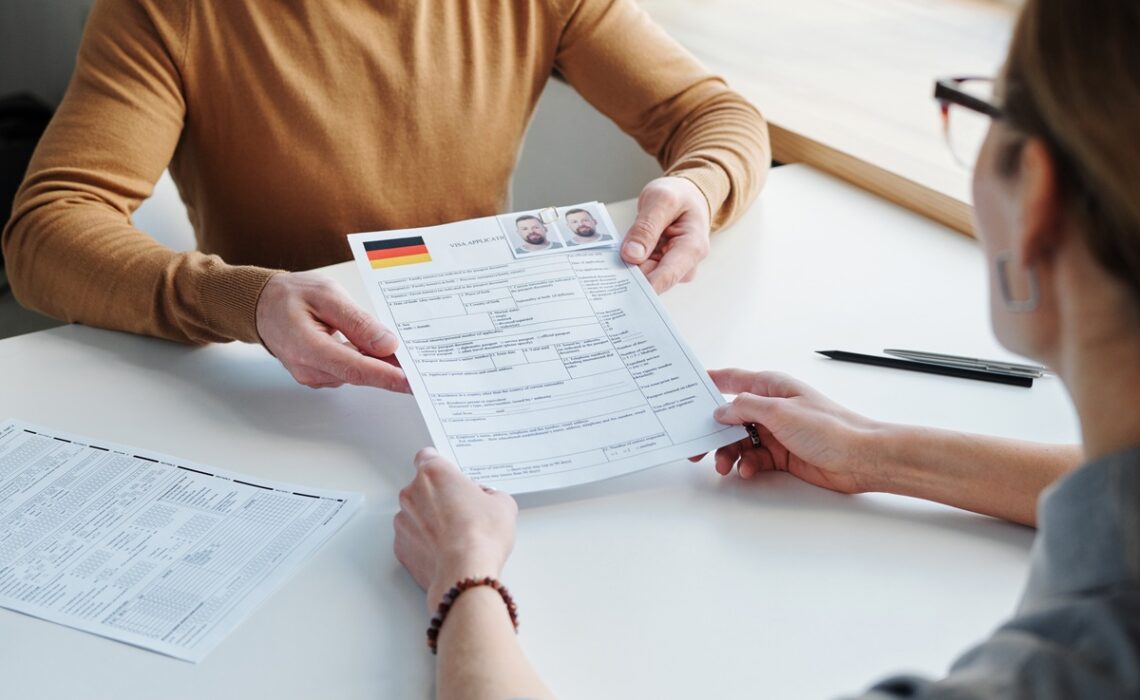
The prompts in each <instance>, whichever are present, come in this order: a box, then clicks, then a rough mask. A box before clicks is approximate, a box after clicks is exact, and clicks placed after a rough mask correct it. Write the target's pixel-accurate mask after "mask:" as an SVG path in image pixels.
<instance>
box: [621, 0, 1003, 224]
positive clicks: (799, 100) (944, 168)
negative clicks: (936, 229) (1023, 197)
mask: <svg viewBox="0 0 1140 700" xmlns="http://www.w3.org/2000/svg"><path fill="white" fill-rule="evenodd" d="M639 2H640V4H641V5H642V6H644V7H645V9H646V10H647V11H648V12H649V14H650V15H651V16H652V17H653V18H654V19H655V20H656V21H657V22H659V23H660V24H661V25H662V26H664V27H665V28H666V30H668V31H669V33H670V34H672V35H673V36H674V37H676V38H677V40H678V41H680V42H681V43H682V44H684V45H685V46H686V47H687V48H688V49H689V50H690V51H692V52H693V53H694V54H695V55H696V56H697V57H698V58H700V59H701V60H702V61H703V62H704V63H705V64H706V65H708V66H709V67H710V68H711V69H712V70H713V71H715V72H717V73H719V74H720V75H723V76H725V77H726V78H727V79H728V80H729V82H730V83H731V84H732V86H733V87H734V88H736V89H737V90H739V91H740V92H742V93H743V94H744V95H745V96H747V97H748V98H749V99H750V100H752V101H753V102H754V103H755V104H756V105H757V106H758V107H759V108H760V109H761V110H762V111H763V112H764V114H765V116H767V118H768V119H769V121H770V122H771V124H772V143H773V146H774V149H775V156H776V158H777V160H780V161H783V162H802V163H808V164H811V165H814V166H816V167H819V168H822V169H824V170H826V171H828V172H832V173H835V174H838V175H840V176H841V177H843V178H845V179H848V180H850V181H852V182H855V183H857V184H859V185H860V186H862V187H865V188H868V189H870V190H871V191H872V192H877V193H879V194H880V195H883V196H887V197H888V198H890V199H892V200H893V201H897V202H901V203H904V204H905V205H906V206H908V207H910V208H912V209H915V210H917V211H920V212H921V213H923V214H924V215H926V216H930V217H932V218H934V219H936V220H938V221H941V222H943V223H946V224H948V225H950V226H952V227H954V228H956V229H958V230H960V231H968V230H970V218H969V207H968V205H967V202H968V201H969V187H968V185H969V175H968V173H966V172H965V171H964V170H962V169H961V168H959V167H958V166H957V165H956V164H955V163H954V161H953V160H952V159H951V157H950V154H949V152H948V151H947V149H946V145H945V141H944V139H943V136H942V131H941V122H940V120H939V116H938V109H937V106H936V104H935V102H934V100H933V99H932V97H931V96H932V94H933V92H934V80H935V78H941V77H946V76H952V75H994V74H995V73H996V72H997V71H998V69H999V68H1000V66H1001V63H1002V61H1003V60H1004V57H1005V50H1006V46H1007V44H1008V41H1009V36H1010V32H1011V29H1012V24H1013V17H1014V8H1013V7H1012V6H1011V3H1009V2H1006V1H1003V0H798V1H797V2H794V3H789V2H785V1H783V0H717V1H716V2H709V0H639Z"/></svg>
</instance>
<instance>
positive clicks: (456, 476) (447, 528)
mask: <svg viewBox="0 0 1140 700" xmlns="http://www.w3.org/2000/svg"><path fill="white" fill-rule="evenodd" d="M415 464H416V478H415V479H413V480H412V483H410V484H408V485H407V486H406V487H404V489H403V490H402V491H400V512H399V513H397V514H396V518H395V521H394V525H395V528H396V540H395V544H394V549H395V552H396V558H397V559H399V560H400V563H401V564H403V565H404V566H405V567H406V568H407V569H408V571H409V572H410V573H411V574H412V577H413V578H415V580H416V583H418V584H419V585H420V587H421V588H423V589H425V590H426V591H427V594H428V596H427V606H428V611H429V612H432V611H434V610H435V607H436V605H438V604H439V601H440V599H441V598H442V597H443V594H444V593H446V592H447V590H448V589H449V588H451V587H452V586H453V585H455V583H456V582H457V581H459V580H460V579H463V578H467V577H468V576H471V577H480V576H493V577H496V578H498V577H499V575H500V574H501V573H502V570H503V565H504V564H506V562H507V557H509V556H510V554H511V548H512V547H513V546H514V541H515V520H516V519H517V517H518V505H517V504H515V499H513V498H511V497H510V495H508V494H506V493H503V492H501V491H493V490H491V489H487V488H484V487H482V486H479V485H478V484H476V483H475V482H473V481H471V479H469V478H467V476H465V475H464V474H463V473H462V472H460V471H459V468H458V467H456V466H455V465H454V464H452V463H451V462H449V461H447V460H446V459H444V458H443V457H441V456H440V454H439V453H438V452H436V451H435V450H434V449H432V448H430V447H428V448H424V449H422V450H420V451H419V452H418V453H417V454H416V458H415Z"/></svg>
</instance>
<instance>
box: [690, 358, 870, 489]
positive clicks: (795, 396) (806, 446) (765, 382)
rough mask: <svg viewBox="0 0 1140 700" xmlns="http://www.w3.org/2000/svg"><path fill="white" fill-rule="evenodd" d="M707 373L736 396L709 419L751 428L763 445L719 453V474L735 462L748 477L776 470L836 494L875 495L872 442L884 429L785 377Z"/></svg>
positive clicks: (744, 445)
mask: <svg viewBox="0 0 1140 700" xmlns="http://www.w3.org/2000/svg"><path fill="white" fill-rule="evenodd" d="M709 375H710V376H711V377H712V379H713V382H715V383H716V385H717V387H718V388H720V390H721V391H723V392H725V393H727V394H736V398H735V399H734V400H733V401H732V403H730V404H728V405H725V406H721V407H719V408H717V409H716V412H715V413H714V417H715V418H716V419H717V420H718V421H720V422H721V423H725V424H727V425H743V424H745V423H753V424H755V425H756V428H757V430H758V431H759V433H760V441H761V446H760V447H753V446H752V441H751V440H750V439H745V440H742V441H740V442H737V443H734V444H732V445H728V446H727V447H722V448H720V449H719V450H717V452H716V470H717V472H719V473H720V474H723V475H727V474H729V473H730V472H731V471H732V467H733V465H736V468H737V471H738V472H739V473H740V476H742V477H743V478H745V479H750V478H752V477H753V476H755V475H756V474H758V473H760V472H762V471H773V470H778V471H785V472H789V473H791V474H792V475H794V476H796V477H798V478H800V479H803V480H804V481H806V482H808V483H809V484H814V485H816V486H822V487H824V488H827V489H831V490H833V491H839V492H841V493H862V492H865V491H873V490H880V484H879V483H878V479H877V478H876V472H877V465H878V464H879V463H880V462H881V461H882V460H881V457H882V455H881V454H880V450H879V449H878V448H877V447H876V444H875V439H876V438H878V437H879V435H880V434H881V433H882V431H883V428H884V426H883V425H882V424H880V423H877V422H875V421H873V420H870V419H869V418H866V417H864V416H861V415H859V414H858V413H854V412H852V411H849V410H847V409H846V408H844V407H842V406H840V405H839V404H837V403H835V402H834V401H831V400H830V399H828V398H827V397H825V396H824V395H823V394H820V393H819V392H817V391H815V390H814V389H812V388H811V387H809V386H807V385H806V384H803V383H801V382H799V381H796V380H795V379H792V378H791V377H789V376H787V375H784V374H778V373H775V372H747V371H745V370H740V369H722V370H713V371H711V372H709Z"/></svg>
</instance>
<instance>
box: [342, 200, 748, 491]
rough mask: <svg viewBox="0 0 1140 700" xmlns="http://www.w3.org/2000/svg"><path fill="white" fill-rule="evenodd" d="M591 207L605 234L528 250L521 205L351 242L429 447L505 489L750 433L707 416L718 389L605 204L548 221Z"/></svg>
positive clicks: (570, 480)
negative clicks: (393, 338)
mask: <svg viewBox="0 0 1140 700" xmlns="http://www.w3.org/2000/svg"><path fill="white" fill-rule="evenodd" d="M583 206H588V207H589V208H590V211H591V212H592V213H593V214H594V215H595V216H596V218H597V219H598V221H599V224H600V226H603V227H605V228H607V229H608V233H609V235H608V239H609V241H610V243H608V244H606V245H603V246H600V247H587V246H579V247H575V246H574V245H573V244H572V243H571V244H570V245H567V246H566V247H564V248H557V249H555V250H543V251H539V252H540V253H541V254H536V255H528V254H525V253H524V251H523V250H521V249H520V248H519V247H518V246H517V242H518V241H517V240H516V239H513V238H512V236H513V234H514V230H513V228H512V227H513V226H514V223H515V222H516V221H520V227H521V226H525V225H527V224H533V223H534V222H533V221H531V222H524V221H521V219H523V218H528V217H525V216H518V215H517V213H516V214H510V215H504V216H500V217H486V218H482V219H473V220H468V221H461V222H458V223H453V224H445V225H442V226H435V227H426V228H419V229H404V230H400V231H390V232H379V233H360V234H352V235H350V236H349V237H348V238H349V244H350V246H351V248H352V250H353V255H354V258H355V260H356V262H357V267H358V270H359V272H360V275H361V277H362V278H363V280H364V283H365V287H366V288H367V289H368V293H369V296H370V298H371V301H372V304H373V307H374V309H375V311H376V314H377V316H378V317H379V319H380V320H381V321H382V322H383V323H384V324H385V325H387V326H388V327H389V328H391V329H393V330H394V331H395V332H396V333H397V335H398V336H399V339H400V349H399V350H398V351H397V358H398V359H399V361H400V364H401V366H402V367H403V369H404V372H405V373H406V374H407V376H408V381H409V383H410V385H411V387H412V391H413V393H414V395H415V397H416V401H417V402H418V405H419V408H420V410H421V412H422V413H423V416H424V420H425V421H426V423H427V426H428V429H429V431H430V433H431V436H432V440H433V441H434V442H435V447H436V449H438V450H439V451H440V452H441V453H442V454H443V455H444V456H446V457H448V458H449V459H451V460H453V461H454V462H456V463H457V464H458V465H459V467H460V468H461V469H462V470H463V471H464V472H465V473H466V474H468V475H469V476H470V477H471V478H473V479H474V480H476V481H479V482H481V483H484V484H487V485H489V486H493V487H495V488H498V489H501V490H505V491H508V492H511V493H523V492H528V491H539V490H546V489H554V488H561V487H566V486H571V485H575V484H581V483H586V482H592V481H597V480H599V479H604V478H608V477H612V476H617V475H620V474H625V473H628V472H632V471H635V470H639V469H644V468H647V467H651V466H656V465H660V464H664V463H666V462H670V461H675V460H679V459H684V458H687V457H691V456H694V455H699V454H703V453H705V452H709V451H711V450H714V449H716V448H718V447H722V446H724V445H727V444H729V443H732V442H735V441H737V440H740V439H742V438H745V437H747V432H746V431H745V430H744V429H743V428H740V427H737V426H725V425H721V424H720V423H717V422H716V421H715V420H713V417H712V414H713V409H714V408H716V406H718V405H719V404H722V403H724V398H723V396H722V395H721V394H720V392H719V391H718V390H717V389H716V387H715V385H713V383H712V381H711V380H710V378H709V376H708V374H707V372H706V371H705V369H704V368H703V367H702V366H701V363H700V362H699V361H698V360H697V358H696V356H695V355H694V354H693V352H692V351H691V350H690V349H689V347H688V345H687V344H686V343H685V341H684V339H683V338H682V337H681V335H680V333H679V332H678V331H677V329H676V328H675V327H674V326H673V323H672V322H671V321H670V319H669V316H668V314H667V313H666V312H665V309H664V308H663V307H662V306H661V303H660V302H659V300H658V298H657V295H656V293H655V292H654V291H653V288H652V287H651V286H650V285H649V282H648V280H646V278H645V276H644V275H643V274H642V273H641V271H640V270H639V269H638V268H637V267H636V266H632V265H627V264H626V263H625V262H623V261H622V260H621V258H620V255H619V252H618V250H617V249H616V247H614V245H613V241H616V240H620V237H618V236H616V235H615V234H616V231H614V227H613V223H612V221H610V219H609V215H608V213H606V211H605V208H604V206H603V205H601V204H598V203H596V202H595V203H589V204H588V205H575V206H574V207H562V208H559V209H553V208H551V209H550V210H544V211H543V214H544V218H545V219H550V220H551V221H550V222H549V227H550V228H551V229H552V230H553V229H554V228H555V223H554V221H553V220H554V219H556V218H557V219H558V220H561V218H559V217H560V216H563V215H561V214H560V213H559V210H561V211H562V212H566V211H569V212H574V211H581V209H582V207H583ZM548 211H549V212H554V213H553V214H552V215H551V216H545V214H546V213H547V212H548ZM579 216H580V215H579ZM572 217H573V215H571V216H570V217H565V218H570V219H571V220H574V219H573V218H572ZM529 218H534V217H529ZM564 236H565V238H566V239H567V240H572V239H571V238H570V236H569V235H565V232H564ZM552 237H553V236H552ZM393 251H395V252H393ZM393 260H395V261H396V262H393Z"/></svg>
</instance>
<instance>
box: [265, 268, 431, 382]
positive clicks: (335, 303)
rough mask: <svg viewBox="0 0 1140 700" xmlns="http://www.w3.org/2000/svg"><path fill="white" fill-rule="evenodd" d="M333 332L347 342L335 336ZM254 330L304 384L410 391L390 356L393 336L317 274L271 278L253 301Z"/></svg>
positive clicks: (393, 351)
mask: <svg viewBox="0 0 1140 700" xmlns="http://www.w3.org/2000/svg"><path fill="white" fill-rule="evenodd" d="M338 331H339V332H340V333H341V334H343V335H344V337H345V338H347V339H348V341H347V342H341V341H340V340H338V339H337V338H336V337H335V334H336V333H337V332H338ZM257 333H258V335H260V336H261V341H262V342H263V343H264V344H265V347H266V348H267V349H268V350H269V352H271V353H273V354H274V355H275V356H276V357H277V359H278V360H280V361H281V364H283V365H285V369H287V370H289V373H290V374H292V375H293V378H294V379H296V380H297V381H298V382H300V383H301V384H304V385H305V386H308V387H313V388H314V389H319V388H323V387H335V386H340V385H341V384H358V385H361V386H374V387H379V388H381V389H388V390H389V391H403V392H407V391H410V389H409V388H408V380H407V378H406V377H405V376H404V371H403V370H401V369H400V367H399V365H398V364H397V363H396V358H395V357H394V356H393V353H395V352H396V346H397V345H398V344H399V341H398V340H397V338H396V335H395V334H394V333H392V332H391V331H390V330H388V329H387V328H384V326H382V325H380V323H379V322H378V321H377V320H376V319H375V318H373V317H372V315H371V314H369V313H368V312H366V311H365V310H364V309H361V308H360V307H359V306H357V305H356V304H355V303H354V302H353V301H352V299H351V298H350V297H349V296H348V293H347V292H345V291H344V289H342V288H341V287H340V285H338V284H336V283H335V282H333V281H331V280H329V279H327V278H326V277H324V276H322V275H319V274H316V273H313V272H285V273H282V274H279V275H275V276H274V277H272V278H271V279H270V280H269V282H268V283H267V284H266V285H265V288H264V289H263V290H262V291H261V297H260V298H259V299H258V300H257Z"/></svg>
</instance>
